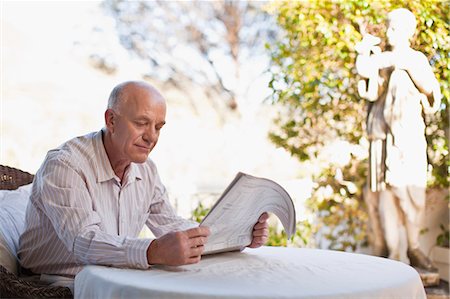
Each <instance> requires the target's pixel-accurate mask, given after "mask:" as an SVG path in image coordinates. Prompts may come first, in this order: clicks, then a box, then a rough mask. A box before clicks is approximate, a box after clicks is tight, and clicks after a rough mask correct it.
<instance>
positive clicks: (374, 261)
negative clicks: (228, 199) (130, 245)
mask: <svg viewBox="0 0 450 299" xmlns="http://www.w3.org/2000/svg"><path fill="white" fill-rule="evenodd" d="M312 297H314V298H358V299H360V298H408V299H412V298H426V295H425V291H424V288H423V285H422V282H421V280H420V277H419V275H418V273H417V272H416V271H415V270H414V269H413V268H411V267H410V266H408V265H406V264H403V263H400V262H397V261H393V260H389V259H384V258H378V257H373V256H368V255H362V254H352V253H345V252H338V251H329V250H319V249H300V248H284V247H261V248H258V249H248V248H247V249H245V250H244V251H243V252H233V253H225V254H219V255H214V256H205V257H202V260H201V262H200V263H198V264H195V265H188V266H181V267H167V266H166V267H154V268H152V269H149V270H131V269H117V268H109V267H103V266H87V267H85V269H83V270H82V271H81V272H80V273H79V274H78V275H77V276H76V278H75V298H82V299H87V298H127V299H128V298H312Z"/></svg>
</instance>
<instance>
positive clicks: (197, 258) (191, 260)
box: [186, 255, 202, 265]
mask: <svg viewBox="0 0 450 299" xmlns="http://www.w3.org/2000/svg"><path fill="white" fill-rule="evenodd" d="M201 258H202V257H201V256H200V255H199V256H195V257H190V258H189V259H188V260H187V262H186V265H189V264H196V263H198V262H200V260H201Z"/></svg>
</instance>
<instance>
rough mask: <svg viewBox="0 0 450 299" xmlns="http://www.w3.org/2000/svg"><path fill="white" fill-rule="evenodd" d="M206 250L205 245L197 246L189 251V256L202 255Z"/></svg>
mask: <svg viewBox="0 0 450 299" xmlns="http://www.w3.org/2000/svg"><path fill="white" fill-rule="evenodd" d="M204 250H205V247H204V246H198V247H195V248H191V250H190V251H189V258H194V257H197V256H200V255H202V253H203V251H204Z"/></svg>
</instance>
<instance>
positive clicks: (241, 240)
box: [200, 172, 296, 254]
mask: <svg viewBox="0 0 450 299" xmlns="http://www.w3.org/2000/svg"><path fill="white" fill-rule="evenodd" d="M264 212H271V213H274V214H275V215H276V216H277V217H278V218H279V219H280V221H281V223H282V224H283V227H284V230H285V231H286V234H287V236H288V238H290V237H291V236H292V235H293V234H295V224H296V220H295V209H294V204H293V202H292V199H291V197H290V196H289V194H288V193H287V192H286V190H284V189H283V187H281V186H280V185H278V184H277V183H275V182H274V181H272V180H269V179H265V178H258V177H254V176H251V175H248V174H245V173H242V172H239V173H238V174H237V175H236V177H235V178H234V180H233V181H232V182H231V183H230V185H229V186H228V187H227V188H226V189H225V191H224V192H223V194H222V195H221V196H220V198H219V199H218V200H217V202H216V203H215V204H214V206H213V207H212V208H211V210H210V211H209V213H208V214H207V215H206V216H205V218H204V219H203V221H202V222H201V223H200V226H207V227H209V228H210V230H211V235H210V236H209V237H208V241H207V243H206V245H205V251H204V252H203V254H212V253H219V252H225V251H234V250H242V249H244V248H245V247H246V246H248V245H250V243H251V242H252V232H253V226H254V225H255V224H256V222H257V221H258V219H259V216H261V214H262V213H264Z"/></svg>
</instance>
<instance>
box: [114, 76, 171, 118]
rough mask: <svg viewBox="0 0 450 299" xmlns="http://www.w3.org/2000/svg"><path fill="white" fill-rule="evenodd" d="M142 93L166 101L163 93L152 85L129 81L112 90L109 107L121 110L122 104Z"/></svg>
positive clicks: (153, 98)
mask: <svg viewBox="0 0 450 299" xmlns="http://www.w3.org/2000/svg"><path fill="white" fill-rule="evenodd" d="M142 93H145V94H148V96H149V97H150V98H151V99H152V100H154V101H158V102H159V101H161V102H165V100H164V98H163V96H162V95H161V93H160V92H159V91H158V90H157V89H156V88H155V87H153V86H152V85H150V84H148V83H146V82H143V81H127V82H123V83H120V84H119V85H117V86H116V87H114V89H113V90H112V91H111V94H110V95H109V99H108V107H107V109H113V110H116V111H117V110H120V108H121V106H122V105H124V104H130V102H132V101H133V100H136V99H137V98H138V97H137V95H139V94H142Z"/></svg>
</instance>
